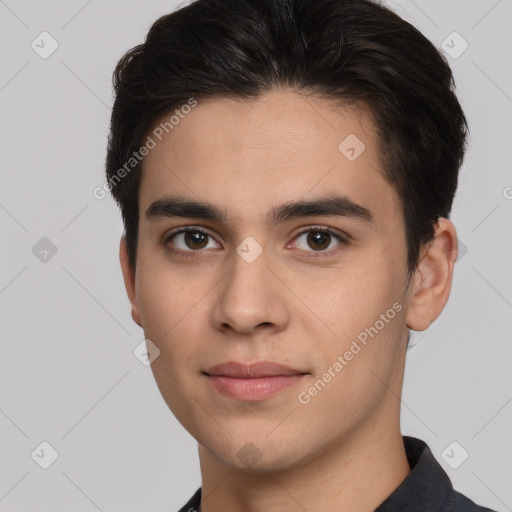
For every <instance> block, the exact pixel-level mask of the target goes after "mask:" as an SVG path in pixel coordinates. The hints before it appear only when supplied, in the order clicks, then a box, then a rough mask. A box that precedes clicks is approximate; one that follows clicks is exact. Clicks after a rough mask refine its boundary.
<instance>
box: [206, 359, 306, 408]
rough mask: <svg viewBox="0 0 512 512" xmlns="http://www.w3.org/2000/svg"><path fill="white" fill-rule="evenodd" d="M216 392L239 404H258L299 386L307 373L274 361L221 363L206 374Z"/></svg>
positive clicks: (209, 369)
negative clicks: (246, 402)
mask: <svg viewBox="0 0 512 512" xmlns="http://www.w3.org/2000/svg"><path fill="white" fill-rule="evenodd" d="M203 373H204V374H205V375H206V377H207V379H208V381H209V383H210V384H211V386H212V387H213V389H215V390H216V391H217V392H219V393H220V394H221V395H224V396H225V397H228V398H230V399H235V400H239V401H249V402H257V401H262V400H265V399H267V398H270V397H271V396H273V395H275V394H277V393H279V392H281V391H284V390H286V389H288V388H291V387H292V386H294V385H296V384H297V383H298V382H300V381H301V380H302V379H303V378H304V377H305V375H306V374H307V373H306V372H302V371H300V370H298V369H295V368H290V367H289V366H285V365H282V364H278V363H274V362H271V361H260V362H257V363H251V364H242V363H236V362H232V361H230V362H227V363H221V364H218V365H215V366H212V367H211V368H208V370H207V371H206V372H203Z"/></svg>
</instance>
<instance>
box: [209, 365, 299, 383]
mask: <svg viewBox="0 0 512 512" xmlns="http://www.w3.org/2000/svg"><path fill="white" fill-rule="evenodd" d="M205 373H206V374H207V375H215V376H224V377H236V378H241V379H252V378H258V377H276V376H280V375H283V376H289V375H304V374H305V373H306V372H303V371H301V370H297V369H295V368H290V367H289V366H285V365H283V364H278V363H274V362H272V361H259V362H256V363H249V364H243V363H236V362H233V361H229V362H226V363H221V364H217V365H215V366H212V367H211V368H208V370H206V371H205Z"/></svg>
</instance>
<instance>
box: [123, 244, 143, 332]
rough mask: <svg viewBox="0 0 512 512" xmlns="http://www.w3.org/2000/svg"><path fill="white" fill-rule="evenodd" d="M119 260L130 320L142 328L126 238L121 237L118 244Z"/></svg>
mask: <svg viewBox="0 0 512 512" xmlns="http://www.w3.org/2000/svg"><path fill="white" fill-rule="evenodd" d="M119 260H120V262H121V270H122V271H123V279H124V286H125V288H126V293H127V294H128V299H130V303H131V305H132V318H133V321H134V322H135V323H136V324H137V325H138V326H140V327H142V322H141V316H140V310H139V305H138V303H137V294H136V293H135V272H134V269H133V268H132V266H131V264H130V261H129V259H128V246H127V244H126V238H125V236H124V235H123V236H122V237H121V242H120V244H119Z"/></svg>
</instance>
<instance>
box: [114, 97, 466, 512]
mask: <svg viewBox="0 0 512 512" xmlns="http://www.w3.org/2000/svg"><path fill="white" fill-rule="evenodd" d="M156 124H158V123H156ZM349 134H355V135H356V136H357V137H358V138H359V139H360V140H361V141H363V142H364V144H365V146H366V149H365V150H364V152H363V153H362V154H361V155H360V156H359V157H358V158H357V159H356V160H354V161H349V160H348V159H347V158H346V157H345V156H344V155H343V154H342V153H341V152H340V150H339V149H338V145H339V144H340V142H341V141H343V140H344V139H345V138H346V137H347V136H348V135H349ZM381 169H382V167H381V163H380V162H379V159H378V154H377V142H376V137H375V127H374V123H373V120H372V118H371V115H370V114H369V113H368V112H367V111H366V110H365V109H364V108H363V107H362V106H359V107H351V108H348V107H340V106H334V105H333V103H332V102H330V101H329V100H326V99H321V98H318V97H311V96H310V97H306V96H303V95H301V94H299V93H297V92H293V91H291V90H287V89H280V90H275V91H273V92H271V93H267V94H265V95H264V96H262V97H261V98H259V99H258V100H255V101H247V100H237V99H232V98H223V99H218V98H217V99H211V100H208V101H206V100H203V101H200V102H199V104H198V105H197V106H196V107H195V108H194V109H192V111H191V112H190V113H189V114H188V115H187V116H185V118H184V119H182V120H180V122H179V124H178V125H176V126H175V127H174V129H173V130H172V131H171V132H169V134H168V135H167V136H166V137H165V138H164V139H163V140H162V141H161V142H159V143H158V144H157V146H156V147H155V148H154V149H152V150H151V151H150V152H149V154H148V155H147V156H146V157H145V160H144V169H143V176H142V181H141V186H140V190H139V209H140V210H139V211H140V223H139V241H138V248H137V268H136V272H135V273H134V272H133V269H132V268H131V267H130V265H129V263H128V257H127V251H126V243H125V240H124V238H122V239H121V244H120V261H121V266H122V271H123V277H124V281H125V285H126V290H127V293H128V297H129V299H130V303H131V307H132V311H131V313H132V318H133V320H134V321H135V322H136V323H137V324H138V325H140V326H141V327H142V328H143V329H144V334H145V336H146V338H149V339H150V340H151V341H152V342H153V343H154V344H155V345H156V346H157V347H158V348H159V350H160V355H159V356H158V357H157V358H156V359H155V360H154V362H153V363H152V365H151V367H152V371H153V374H154V376H155V379H156V382H157V384H158V386H159V389H160V391H161V393H162V396H163V398H164V400H165V402H166V403H167V405H168V406H169V408H170V409H171V411H172V412H173V414H174V415H175V416H176V418H177V419H178V420H179V421H180V422H181V424H182V425H183V426H184V427H185V428H186V430H187V431H188V432H189V433H190V434H191V435H192V436H194V438H195V439H197V441H198V447H199V457H200V466H201V477H202V488H203V493H202V494H203V498H202V503H201V510H202V512H220V511H224V510H244V511H250V512H263V511H265V512H269V511H278V510H279V511H282V510H290V511H292V510H304V509H306V510H322V511H325V512H331V511H332V512H334V511H338V512H339V511H340V510H342V511H351V512H358V511H370V510H374V509H375V508H376V507H377V506H378V505H379V504H381V503H382V502H383V501H384V500H385V499H386V498H387V497H388V496H389V495H390V494H391V493H392V492H393V491H394V490H395V489H396V488H397V487H398V486H399V485H400V484H401V483H402V482H403V480H404V479H405V478H406V477H407V475H408V474H409V472H410V467H409V464H408V462H407V458H406V455H405V450H404V446H403V441H402V437H401V432H400V396H401V389H402V381H403V373H404V364H405V354H406V344H407V334H408V330H407V328H408V327H409V328H411V329H414V330H418V331H421V330H424V329H426V328H427V327H428V326H429V324H430V323H431V322H432V321H434V320H435V319H436V318H437V317H438V316H439V314H440V313H441V311H442V310H443V308H444V306H445V304H446V301H447V300H448V297H449V293H450V288H451V282H452V273H453V266H454V263H455V260H456V257H457V241H456V232H455V228H454V226H453V224H452V223H451V222H450V221H448V220H446V219H440V220H439V222H438V224H437V226H436V237H435V239H434V240H433V242H432V243H430V244H429V245H428V246H424V247H422V250H421V255H420V263H419V265H418V269H417V270H416V271H415V273H414V274H413V275H409V273H408V271H407V249H406V240H405V225H404V218H403V212H402V210H401V207H400V205H399V203H398V196H397V194H396V192H395V190H394V188H393V187H392V186H391V185H390V184H389V183H388V182H387V181H385V179H384V178H383V174H382V170H381ZM333 192H336V193H338V194H342V195H344V196H346V197H348V198H350V200H352V201H353V202H355V203H357V204H359V205H362V206H364V207H365V208H367V209H368V210H369V211H370V212H371V213H372V215H373V217H374V220H373V222H372V223H368V222H364V221H362V220H361V219H355V218H349V217H338V216H318V217H316V216H315V217H301V218H298V219H293V220H288V221H285V222H282V223H278V224H277V225H275V226H274V227H272V228H269V227H267V226H266V224H265V223H264V219H263V216H264V214H266V213H267V211H268V210H269V209H270V208H272V207H274V206H278V205H281V204H282V203H286V202H289V201H294V200H298V199H303V200H304V199H312V198H316V197H321V196H324V195H326V194H329V193H333ZM167 194H179V195H180V196H183V197H185V198H188V199H190V200H201V201H207V202H210V203H215V204H217V205H219V206H220V207H222V208H224V209H225V211H226V214H227V222H226V223H217V222H212V221H207V220H203V219H196V218H164V217H161V218H152V219H148V218H146V216H145V212H146V210H147V209H148V207H149V205H150V204H151V203H152V202H153V201H156V200H157V199H160V198H162V197H163V196H165V195H167ZM184 226H194V227H197V228H200V229H201V230H202V231H204V232H206V233H207V234H208V235H211V237H208V238H206V241H205V242H204V244H203V246H204V247H205V248H201V247H203V246H200V248H199V249H197V248H196V247H197V245H194V244H193V240H192V243H191V242H190V241H189V242H188V245H187V243H186V241H187V240H186V238H185V237H184V235H177V236H175V237H174V238H172V239H171V240H168V241H167V242H166V241H165V240H164V241H162V240H163V239H164V235H165V236H167V237H168V236H170V235H171V234H172V233H173V230H176V228H182V227H184ZM314 226H321V227H322V228H324V229H325V228H328V229H331V230H332V231H334V232H336V233H339V234H348V235H349V236H350V237H351V238H350V240H349V243H348V244H341V243H340V242H338V241H337V240H336V238H334V237H331V238H330V239H329V238H328V235H327V242H325V244H324V245H323V246H322V243H323V242H321V243H320V244H319V243H318V242H317V245H315V240H312V241H309V242H308V233H305V234H302V235H300V234H299V233H300V232H301V231H303V230H305V229H307V228H311V230H312V232H313V233H316V232H318V231H319V228H316V229H315V228H314ZM310 233H311V232H310ZM322 233H323V234H324V235H325V232H324V231H323V232H322ZM248 236H251V237H253V238H254V239H255V240H256V241H257V242H258V244H259V245H260V246H261V248H262V253H261V254H260V255H259V257H258V258H257V259H256V260H255V261H254V262H252V263H247V262H246V261H245V260H244V259H243V258H242V257H240V256H239V255H238V254H237V252H236V248H237V246H239V245H240V244H241V243H242V241H243V240H244V239H245V238H246V237H248ZM322 240H323V239H322ZM196 244H197V242H196ZM319 245H320V246H321V250H319V249H318V247H319ZM170 247H172V248H174V249H175V250H177V251H178V252H177V253H172V252H170V251H169V248H170ZM322 247H325V248H322ZM315 249H316V250H315ZM184 254H188V255H190V256H191V257H189V258H186V257H184ZM322 254H323V256H322ZM315 255H316V256H317V257H316V258H313V257H311V258H309V259H308V256H315ZM395 303H398V304H399V305H401V306H402V307H401V311H400V312H398V313H397V314H396V316H394V318H393V319H392V320H390V321H389V322H387V323H386V324H385V326H384V328H382V329H381V330H379V332H378V334H377V335H376V336H374V337H373V338H370V339H369V342H368V344H367V345H366V346H363V348H362V350H361V351H360V352H359V353H357V355H356V356H354V357H353V359H352V360H350V361H349V362H348V364H347V365H346V366H344V367H343V370H342V371H340V372H338V373H336V376H335V377H333V378H332V379H331V381H330V382H329V383H328V384H327V385H326V386H325V387H324V388H323V389H322V390H321V391H319V392H318V394H317V395H316V396H314V397H312V398H311V400H310V402H309V403H307V404H306V405H304V404H301V403H300V402H299V401H298V399H297V396H298V394H299V393H300V392H301V391H304V390H306V391H307V390H308V389H309V388H310V387H311V386H312V385H313V383H315V382H316V381H318V379H319V378H321V377H322V375H323V374H324V373H325V372H326V371H327V369H328V368H329V367H332V366H333V363H334V362H335V361H336V360H337V357H338V356H339V355H343V354H344V353H345V352H346V351H347V350H348V349H349V348H350V345H351V343H352V341H353V340H354V339H355V338H356V337H357V335H358V334H359V333H361V332H362V331H364V329H365V328H368V327H370V326H374V325H375V323H376V321H377V320H378V319H379V318H380V315H381V314H384V313H386V311H387V310H389V309H390V308H391V307H392V305H393V304H395ZM261 360H270V361H275V362H278V363H282V364H286V365H288V366H291V367H293V368H297V369H300V370H302V371H305V372H308V373H309V374H308V375H306V377H304V378H303V379H302V381H301V382H300V384H299V385H296V386H292V387H291V388H288V389H286V390H284V391H282V392H280V393H278V394H277V395H274V396H272V397H270V398H267V399H265V400H263V401H259V402H243V401H239V400H235V399H231V398H227V397H224V396H222V395H220V394H219V393H218V392H217V391H215V390H214V389H213V388H212V387H211V385H210V384H209V382H208V380H207V378H206V377H205V376H204V375H203V374H202V372H203V371H204V370H206V369H207V368H208V367H210V366H212V365H214V364H218V363H220V362H225V361H239V362H243V363H247V362H253V361H261ZM248 443H252V444H248ZM243 447H245V450H246V451H247V450H249V452H250V454H252V455H253V456H254V460H255V462H254V463H248V461H247V460H246V459H244V458H243V457H239V456H238V455H237V454H238V453H239V450H241V449H242V448H243Z"/></svg>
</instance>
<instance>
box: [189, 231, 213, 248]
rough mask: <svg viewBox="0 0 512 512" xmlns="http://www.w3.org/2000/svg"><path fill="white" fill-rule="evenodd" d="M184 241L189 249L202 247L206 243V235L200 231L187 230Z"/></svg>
mask: <svg viewBox="0 0 512 512" xmlns="http://www.w3.org/2000/svg"><path fill="white" fill-rule="evenodd" d="M184 242H185V245H186V246H187V247H188V248H189V249H204V248H205V247H206V245H208V235H206V234H205V233H202V232H201V231H187V232H186V233H184Z"/></svg>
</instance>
